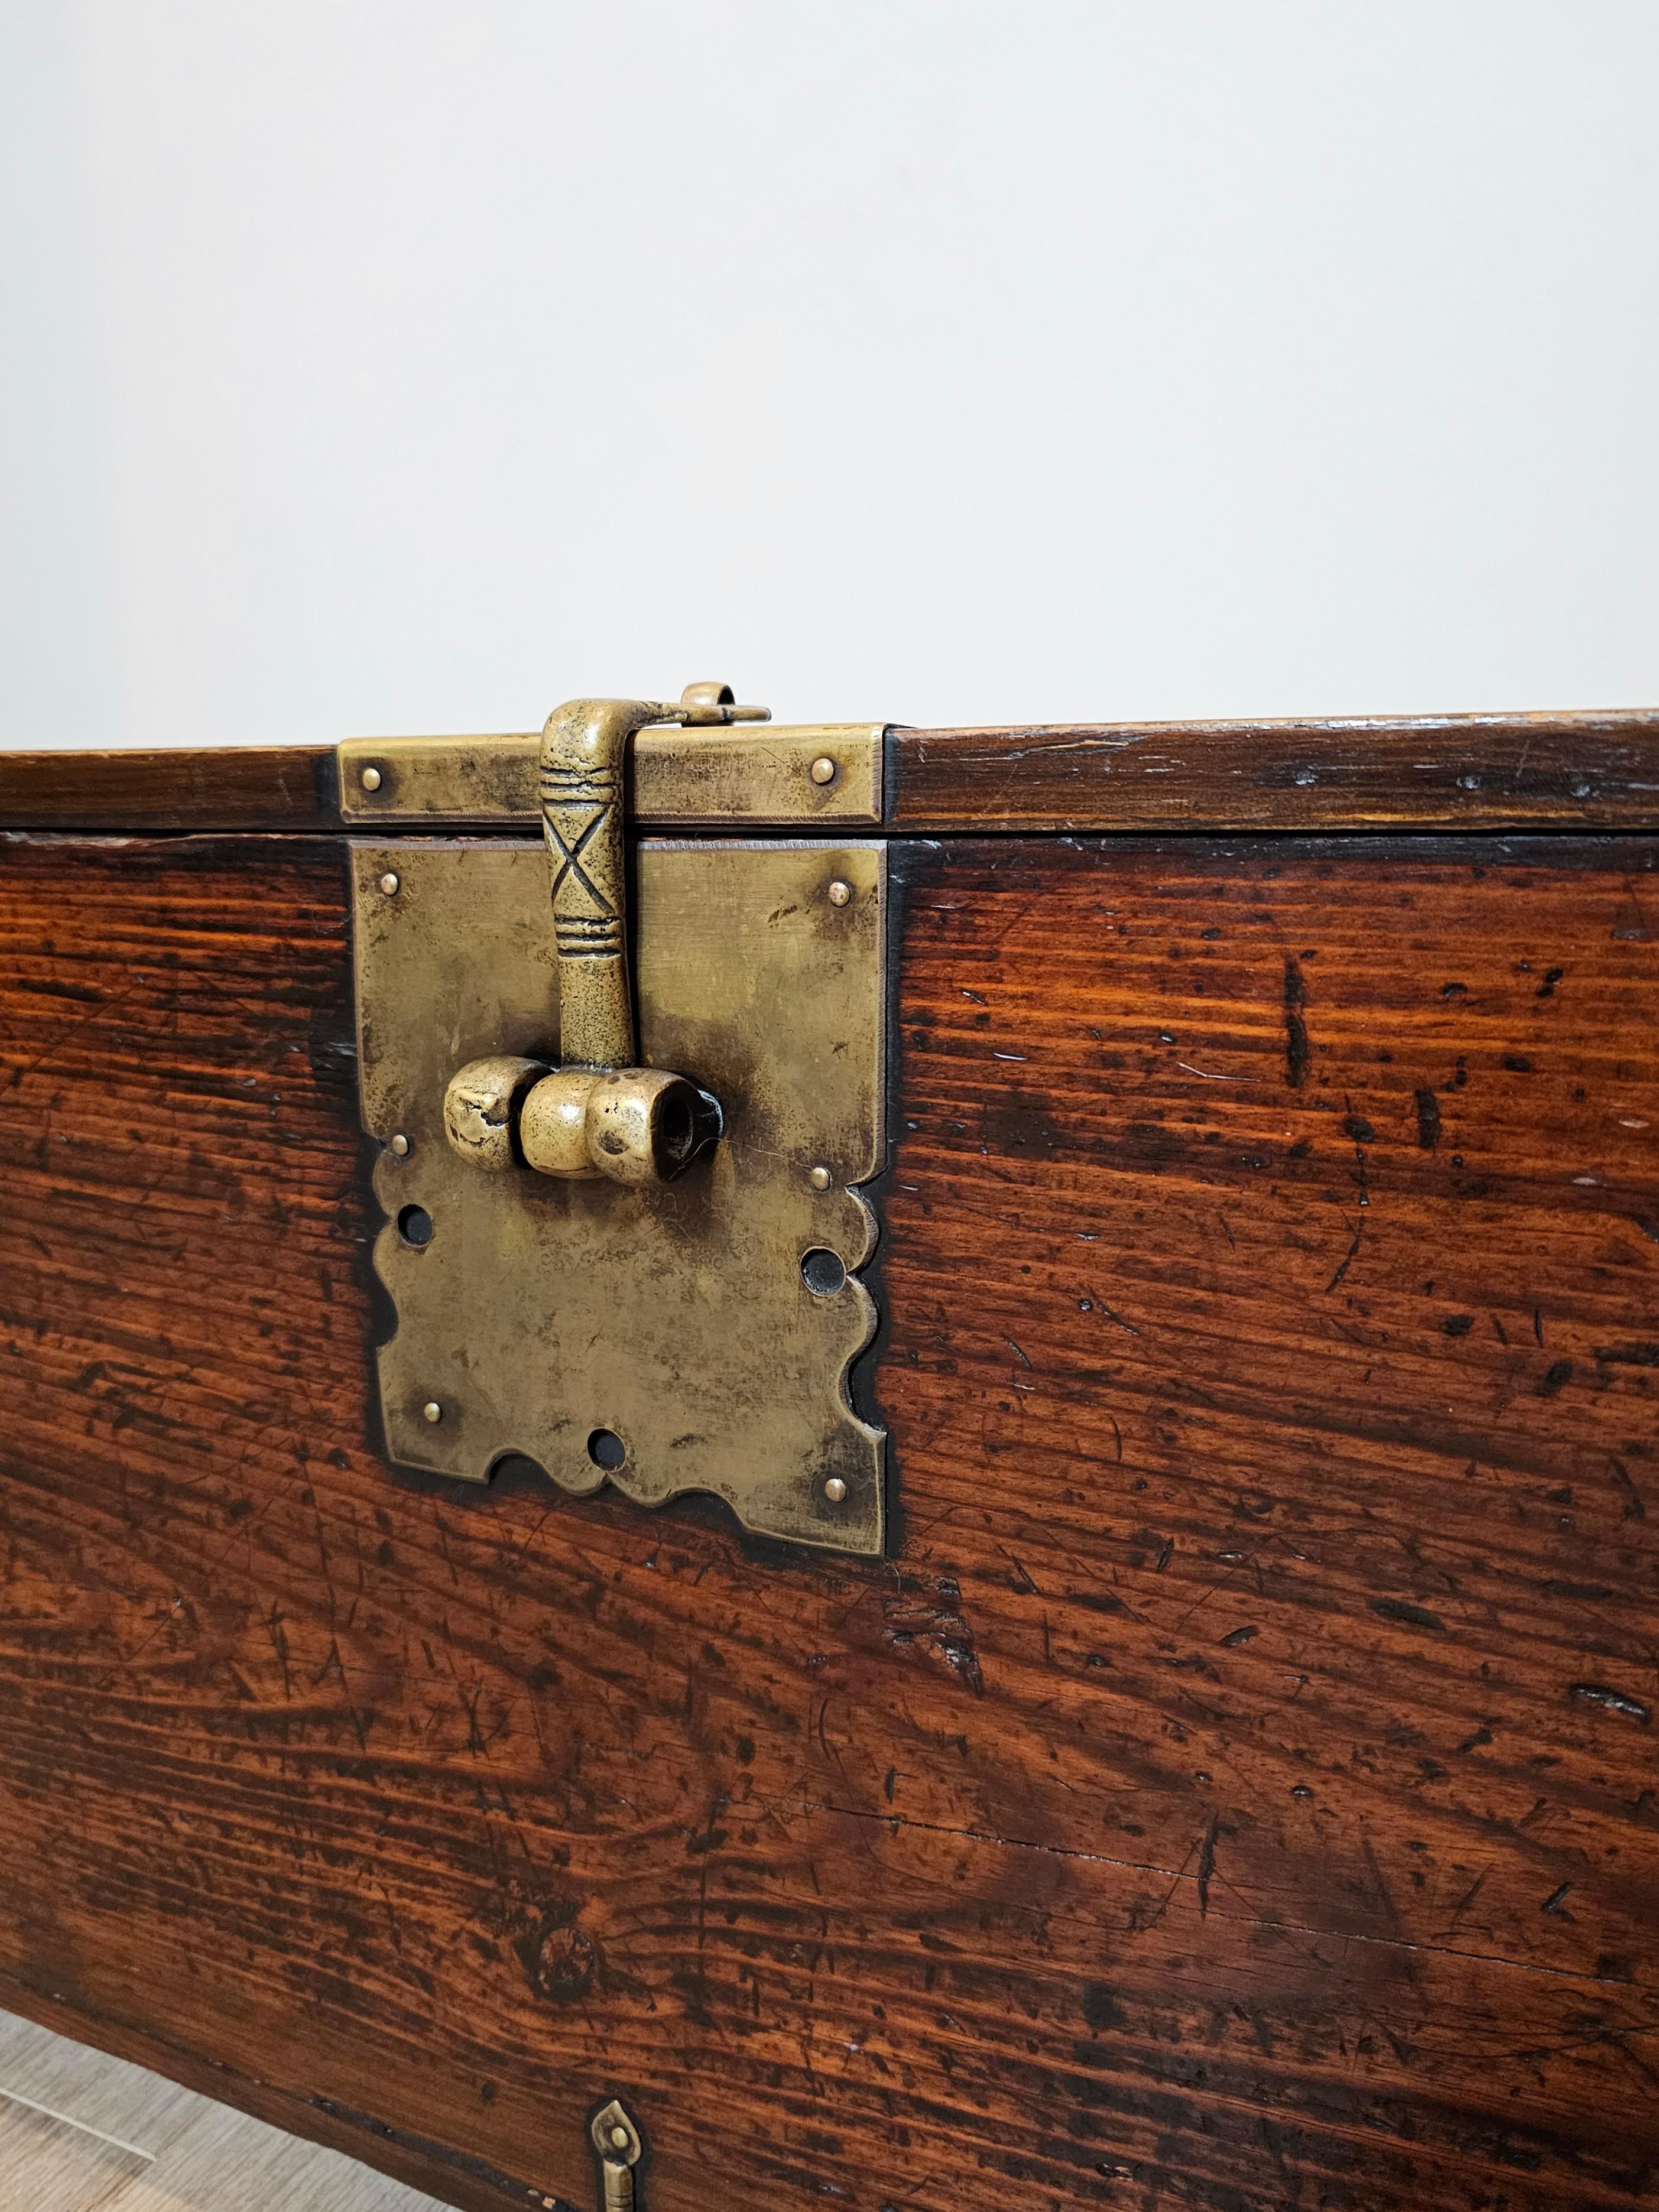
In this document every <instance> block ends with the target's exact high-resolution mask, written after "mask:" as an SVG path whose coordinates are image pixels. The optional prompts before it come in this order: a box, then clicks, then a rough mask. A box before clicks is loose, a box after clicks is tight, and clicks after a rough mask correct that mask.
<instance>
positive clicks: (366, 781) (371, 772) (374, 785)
mask: <svg viewBox="0 0 1659 2212" xmlns="http://www.w3.org/2000/svg"><path fill="white" fill-rule="evenodd" d="M363 789H364V790H365V791H378V790H379V789H380V769H377V768H366V769H364V770H363Z"/></svg>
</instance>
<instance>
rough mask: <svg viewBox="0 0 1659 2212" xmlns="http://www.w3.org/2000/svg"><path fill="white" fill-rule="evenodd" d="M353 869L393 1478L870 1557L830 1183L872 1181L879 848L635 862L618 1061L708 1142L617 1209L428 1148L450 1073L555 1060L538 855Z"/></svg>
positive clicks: (727, 849)
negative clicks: (717, 1526) (703, 1508)
mask: <svg viewBox="0 0 1659 2212" xmlns="http://www.w3.org/2000/svg"><path fill="white" fill-rule="evenodd" d="M683 741H684V740H683ZM720 742H721V743H722V744H732V743H734V742H740V740H737V739H734V738H721V740H720ZM352 872H353V890H354V906H355V918H356V984H357V1017H358V1039H359V1049H360V1054H361V1061H360V1065H361V1071H362V1117H363V1124H364V1127H366V1128H367V1129H368V1132H369V1133H370V1135H371V1136H373V1137H374V1139H377V1140H378V1142H379V1143H380V1146H381V1147H382V1150H381V1153H380V1159H379V1161H378V1163H377V1164H376V1168H375V1174H374V1188H375V1191H376V1194H377V1195H378V1197H379V1199H380V1203H381V1205H382V1206H384V1207H385V1209H386V1213H387V1215H388V1217H389V1218H388V1220H387V1223H386V1226H385V1228H383V1229H382V1230H381V1231H380V1236H379V1237H378V1239H377V1241H376V1244H375V1248H374V1264H375V1267H376V1269H377V1271H378V1272H379V1273H380V1278H381V1280H382V1281H383V1282H384V1283H385V1285H386V1288H387V1290H388V1291H390V1293H391V1295H392V1299H393V1301H394V1302H395V1304H396V1306H397V1310H398V1327H397V1331H396V1334H394V1335H393V1336H392V1339H391V1340H390V1342H389V1343H387V1344H386V1345H384V1346H382V1347H381V1348H380V1352H379V1355H378V1356H379V1365H380V1395H381V1404H382V1410H383V1413H384V1417H385V1425H386V1441H387V1445H388V1449H389V1450H390V1453H391V1455H392V1457H393V1458H394V1459H395V1460H397V1461H398V1462H402V1463H404V1464H405V1465H409V1466H412V1467H417V1468H428V1469H430V1470H432V1471H433V1472H435V1473H438V1474H447V1475H452V1476H459V1477H461V1478H463V1479H465V1480H476V1481H481V1480H485V1479H486V1478H487V1477H488V1475H489V1472H490V1470H491V1468H493V1467H494V1466H495V1463H496V1462H498V1461H500V1460H501V1458H502V1457H504V1456H506V1455H511V1454H524V1455H527V1456H528V1457H530V1458H532V1459H534V1460H536V1461H538V1462H539V1463H540V1464H541V1465H542V1466H543V1467H544V1468H545V1469H546V1470H547V1472H548V1473H549V1474H550V1475H551V1476H552V1477H553V1478H554V1480H556V1481H557V1482H559V1483H560V1484H562V1486H564V1487H565V1488H566V1489H568V1490H570V1491H574V1492H592V1491H595V1490H597V1489H599V1487H600V1486H602V1485H603V1484H604V1483H605V1482H606V1481H610V1482H611V1483H614V1484H615V1486H617V1489H618V1490H620V1491H622V1492H623V1493H624V1494H625V1495H626V1496H628V1497H629V1498H633V1499H634V1500H635V1502H637V1503H639V1504H648V1505H657V1504H662V1503H663V1502H664V1501H665V1500H666V1499H668V1498H674V1497H678V1496H679V1495H681V1494H683V1493H684V1492H693V1491H702V1492H712V1493H713V1494H714V1496H716V1497H718V1498H723V1499H724V1500H725V1501H726V1504H728V1505H730V1507H731V1508H732V1511H733V1512H734V1513H735V1514H736V1515H737V1516H738V1520H739V1521H740V1522H742V1523H743V1524H744V1526H745V1527H746V1528H750V1529H753V1530H755V1531H757V1533H761V1534H767V1535H771V1536H779V1537H784V1538H787V1539H790V1540H793V1541H797V1542H801V1543H806V1544H813V1545H818V1546H823V1547H829V1548H833V1549H836V1550H842V1551H848V1552H856V1553H869V1554H878V1553H880V1552H881V1550H882V1548H883V1541H884V1522H883V1495H882V1492H883V1455H884V1437H883V1434H882V1432H881V1431H879V1430H878V1429H875V1428H872V1427H871V1426H870V1425H868V1424H867V1423H866V1422H865V1421H863V1420H861V1419H860V1418H859V1417H858V1416H857V1415H856V1414H855V1413H854V1411H853V1409H852V1407H851V1404H850V1401H849V1399H848V1386H847V1376H848V1369H849V1367H850V1365H851V1364H852V1362H853V1360H854V1358H856V1357H857V1355H858V1353H859V1352H860V1350H861V1349H862V1348H863V1346H865V1345H866V1343H867V1342H868V1341H869V1340H870V1338H871V1336H872V1334H873V1331H874V1328H875V1322H876V1309H875V1304H874V1301H873V1299H872V1297H871V1295H870V1293H869V1291H868V1290H867V1289H866V1287H865V1285H863V1283H861V1282H860V1280H859V1279H858V1277H857V1273H856V1271H857V1270H858V1269H859V1268H860V1267H862V1266H863V1265H864V1263H865V1262H866V1260H867V1259H868V1257H869V1256H870V1254H871V1251H872V1248H873V1245H874V1242H875V1227H874V1220H873V1217H872V1213H871V1211H870V1208H869V1207H868V1206H867V1205H866V1202H865V1200H864V1199H863V1198H862V1197H861V1196H860V1194H859V1192H858V1190H857V1188H855V1186H857V1185H858V1184H860V1183H862V1182H866V1181H867V1180H868V1179H869V1178H870V1177H871V1176H873V1175H875V1174H876V1173H877V1172H878V1170H879V1168H880V1166H881V1164H882V1162H883V1159H884V1133H883V1097H884V1051H885V1035H884V1030H885V985H884V965H885V954H884V946H885V938H886V929H885V891H886V883H885V854H884V847H883V846H882V845H881V844H880V843H878V842H872V843H864V842H854V843H842V844H834V845H826V844H821V843H811V842H760V841H752V842H727V841H724V840H719V841H716V840H707V841H703V842H695V843H693V842H669V841H657V840H644V841H641V843H640V844H639V846H638V848H637V849H636V854H635V878H636V881H635V888H634V897H633V925H634V926H633V932H632V947H631V950H632V953H633V958H634V964H635V989H636V996H637V1019H638V1030H639V1061H640V1065H641V1067H642V1068H647V1069H648V1068H662V1067H668V1068H676V1069H680V1070H684V1072H685V1073H686V1074H687V1076H688V1077H689V1078H690V1079H693V1080H695V1082H696V1083H697V1084H699V1085H704V1086H706V1087H707V1089H708V1091H710V1092H711V1093H712V1094H713V1095H714V1097H717V1098H718V1099H719V1101H720V1106H721V1109H723V1114H724V1132H723V1134H722V1136H721V1139H720V1142H719V1143H718V1145H716V1146H714V1149H713V1151H712V1152H709V1153H708V1154H706V1155H705V1156H704V1157H702V1158H699V1159H697V1160H696V1161H695V1162H694V1164H692V1165H691V1166H690V1168H688V1169H687V1170H685V1171H684V1173H683V1174H681V1175H680V1176H678V1178H677V1179H676V1180H674V1181H672V1182H654V1183H650V1184H646V1185H642V1186H640V1187H637V1188H634V1187H625V1186H623V1185H622V1184H619V1183H616V1182H605V1181H580V1180H559V1179H555V1178H553V1177H550V1176H539V1175H536V1174H532V1172H530V1170H528V1169H525V1168H519V1169H517V1170H514V1171H513V1172H511V1173H506V1174H483V1175H481V1174H480V1173H479V1172H478V1171H477V1167H476V1166H474V1165H471V1164H468V1163H467V1162H466V1161H465V1160H464V1159H463V1158H460V1157H459V1156H458V1154H457V1152H455V1151H454V1150H453V1147H452V1145H451V1143H450V1142H448V1141H447V1139H446V1131H445V1122H444V1097H445V1089H446V1085H447V1084H448V1083H449V1081H450V1079H451V1078H452V1076H453V1074H454V1072H455V1070H456V1069H457V1068H458V1067H460V1066H463V1064H464V1063H466V1062H468V1061H470V1060H473V1059H476V1058H478V1057H480V1056H483V1055H485V1054H504V1055H515V1054H516V1055H522V1056H523V1057H524V1058H525V1059H526V1060H541V1061H556V1060H558V1058H559V1053H558V1049H557V1043H558V1027H559V1022H558V1008H559V981H558V963H557V960H556V953H555V945H554V939H553V933H552V931H551V929H550V914H549V872H548V863H547V858H546V854H545V853H544V850H543V848H542V847H541V846H540V844H534V845H532V844H529V843H526V842H520V840H518V839H516V838H513V839H508V838H491V839H479V840H464V839H450V838H439V837H434V836H423V837H419V838H410V839H405V840H403V841H400V842H385V841H382V840H374V841H358V840H354V841H353V845H352Z"/></svg>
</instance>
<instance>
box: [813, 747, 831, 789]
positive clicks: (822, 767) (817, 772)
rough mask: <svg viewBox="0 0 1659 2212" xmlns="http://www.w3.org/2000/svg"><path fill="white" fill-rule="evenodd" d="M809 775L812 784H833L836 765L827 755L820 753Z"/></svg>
mask: <svg viewBox="0 0 1659 2212" xmlns="http://www.w3.org/2000/svg"><path fill="white" fill-rule="evenodd" d="M811 778H812V781H813V782H814V783H833V782H834V781H835V780H836V763H834V761H832V760H831V759H830V757H829V754H828V753H820V754H819V755H818V757H817V759H816V760H815V761H814V762H813V763H812V766H811Z"/></svg>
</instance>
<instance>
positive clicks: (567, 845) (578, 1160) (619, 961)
mask: <svg viewBox="0 0 1659 2212" xmlns="http://www.w3.org/2000/svg"><path fill="white" fill-rule="evenodd" d="M770 719H771V717H770V714H769V710H768V709H767V708H764V707H740V706H738V704H737V703H736V701H735V699H734V698H733V696H732V689H731V686H730V685H729V684H688V685H687V686H686V688H685V690H684V693H683V694H682V695H681V697H680V699H679V701H678V703H676V704H673V705H663V704H661V703H660V702H653V701H651V700H646V699H573V700H571V701H570V702H568V704H567V705H565V706H562V707H559V708H556V709H555V710H554V712H553V713H552V714H550V715H549V717H548V720H547V726H546V727H545V729H544V731H543V732H542V749H541V775H540V799H541V816H542V828H543V833H544V836H545V839H546V842H547V852H548V859H549V862H550V866H551V870H552V904H553V940H554V947H555V951H556V954H557V957H558V967H559V1051H560V1061H561V1064H560V1066H557V1067H550V1066H548V1065H547V1064H546V1063H545V1062H544V1061H540V1060H520V1059H517V1058H513V1057H508V1056H501V1057H494V1058H490V1059H488V1060H473V1061H470V1062H469V1063H468V1065H467V1066H465V1067H463V1068H462V1069H461V1070H460V1071H459V1073H458V1074H456V1075H455V1076H454V1077H453V1078H452V1079H451V1081H450V1084H449V1086H448V1089H447V1091H446V1092H445V1095H444V1127H445V1131H446V1133H447V1136H448V1139H449V1142H450V1144H451V1146H453V1149H454V1150H455V1151H456V1152H458V1153H459V1155H460V1157H461V1158H463V1159H465V1160H468V1161H471V1163H472V1164H474V1165H475V1166H477V1167H480V1168H483V1169H484V1170H488V1171H490V1172H495V1173H500V1172H502V1171H505V1170H509V1169H511V1168H513V1167H516V1166H518V1165H520V1164H523V1165H524V1166H526V1167H530V1168H533V1169H535V1170H536V1171H537V1172H538V1174H541V1175H548V1176H564V1177H568V1178H572V1179H587V1178H590V1177H592V1176H609V1177H610V1178H611V1180H612V1181H613V1182H621V1183H629V1184H633V1185H638V1184H641V1183H652V1182H671V1180H672V1179H673V1177H674V1176H677V1175H679V1174H680V1173H682V1172H683V1170H684V1169H686V1168H688V1167H689V1166H690V1164H691V1163H692V1161H693V1160H694V1159H696V1158H697V1156H698V1154H699V1153H701V1152H705V1151H707V1150H708V1146H711V1145H713V1144H714V1143H715V1142H716V1141H717V1140H718V1139H719V1137H720V1127H721V1117H720V1103H719V1101H718V1100H717V1099H716V1098H714V1097H713V1096H712V1094H711V1093H710V1092H708V1091H705V1090H704V1089H703V1088H702V1085H700V1084H697V1083H695V1082H693V1081H692V1080H691V1079H690V1078H689V1077H687V1076H683V1075H675V1074H671V1073H667V1072H665V1070H663V1069H660V1068H648V1067H640V1066H636V1065H635V1061H636V1060H637V1057H638V1045H637V1039H636V1033H635V1022H634V994H633V985H632V981H631V977H630V974H629V947H628V893H627V846H626V837H625V831H626V827H627V824H626V796H625V771H626V769H627V757H628V747H629V742H630V740H631V739H632V738H633V737H634V735H635V732H636V731H639V730H641V729H645V728H647V726H651V725H653V724H656V723H669V722H681V723H687V724H690V725H693V726H705V727H708V726H726V725H729V724H731V723H733V722H764V721H769V720H770Z"/></svg>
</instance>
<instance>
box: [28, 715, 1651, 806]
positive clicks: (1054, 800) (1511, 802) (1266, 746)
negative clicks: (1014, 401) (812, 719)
mask: <svg viewBox="0 0 1659 2212" xmlns="http://www.w3.org/2000/svg"><path fill="white" fill-rule="evenodd" d="M887 757H888V770H887V795H886V816H887V820H888V821H889V823H890V824H891V825H892V826H893V827H895V828H896V829H906V830H910V831H939V832H942V833H946V834H950V833H957V832H961V831H964V830H968V831H975V832H978V833H981V834H984V833H987V832H1022V833H1024V832H1030V831H1033V830H1055V829H1058V830H1112V831H1127V832H1139V831H1163V830H1180V831H1194V832H1214V831H1225V830H1259V831H1271V832H1277V833H1284V832H1287V831H1288V832H1305V831H1322V832H1326V833H1329V832H1334V831H1338V830H1345V829H1349V830H1357V829H1364V830H1371V829H1422V830H1435V829H1442V830H1462V831H1477V830H1479V831H1486V830H1504V829H1564V830H1566V829H1622V830H1627V831H1632V830H1644V829H1659V713H1655V712H1651V711H1647V710H1629V711H1620V712H1610V713H1605V714H1423V715H1413V716H1372V717H1366V716H1351V717H1348V718H1346V719H1340V720H1337V719H1334V720H1322V721H1234V722H1140V723H1098V724H1091V725H1078V726H1065V727H1057V728H1031V729H1000V730H909V729H893V730H890V732H888V738H887ZM0 826H3V827H6V828H10V829H125V830H194V831H207V830H283V831H289V832H295V833H305V832H308V831H314V830H319V829H324V830H326V829H338V828H339V826H340V815H339V807H338V793H337V781H336V775H335V763H334V751H333V748H332V747H331V746H328V745H289V746H268V747H259V746H250V745H235V746H223V747H220V748H218V749H216V750H207V751H186V750H176V751H165V752H106V753H64V752H50V753H5V752H0ZM435 826H436V825H435ZM661 826H670V827H671V826H675V825H672V824H668V825H661Z"/></svg>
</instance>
